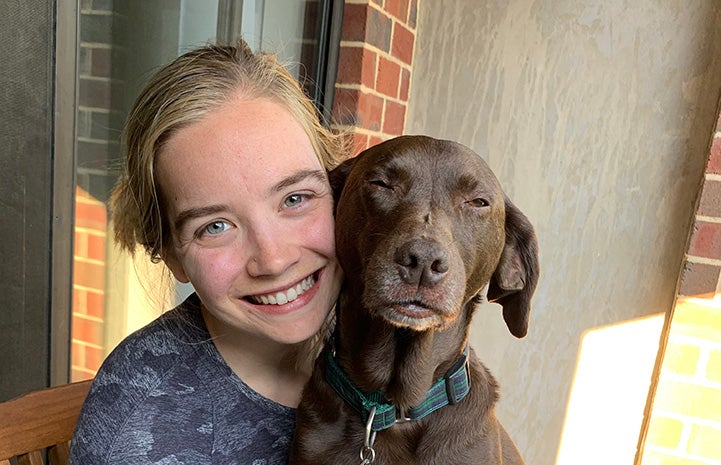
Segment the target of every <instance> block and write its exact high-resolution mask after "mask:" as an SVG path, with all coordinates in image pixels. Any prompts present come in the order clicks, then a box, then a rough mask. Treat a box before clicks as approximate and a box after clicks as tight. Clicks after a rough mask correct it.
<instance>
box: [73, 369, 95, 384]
mask: <svg viewBox="0 0 721 465" xmlns="http://www.w3.org/2000/svg"><path fill="white" fill-rule="evenodd" d="M93 376H95V373H94V372H92V371H89V370H86V369H84V368H80V367H73V368H72V370H71V372H70V381H71V382H73V383H75V382H77V381H85V380H88V379H93Z"/></svg>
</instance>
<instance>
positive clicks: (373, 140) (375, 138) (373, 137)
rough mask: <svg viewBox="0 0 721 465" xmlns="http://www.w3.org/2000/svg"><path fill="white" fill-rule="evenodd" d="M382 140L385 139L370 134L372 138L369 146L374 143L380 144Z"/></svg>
mask: <svg viewBox="0 0 721 465" xmlns="http://www.w3.org/2000/svg"><path fill="white" fill-rule="evenodd" d="M381 142H383V139H381V138H380V137H377V136H370V140H369V141H368V144H369V145H368V147H373V146H374V145H378V144H380V143H381Z"/></svg>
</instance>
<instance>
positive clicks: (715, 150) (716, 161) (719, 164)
mask: <svg viewBox="0 0 721 465" xmlns="http://www.w3.org/2000/svg"><path fill="white" fill-rule="evenodd" d="M717 130H718V131H721V128H718V129H717ZM706 172H707V173H713V174H721V136H716V137H715V138H714V140H713V143H712V144H711V153H710V155H709V159H708V166H706Z"/></svg>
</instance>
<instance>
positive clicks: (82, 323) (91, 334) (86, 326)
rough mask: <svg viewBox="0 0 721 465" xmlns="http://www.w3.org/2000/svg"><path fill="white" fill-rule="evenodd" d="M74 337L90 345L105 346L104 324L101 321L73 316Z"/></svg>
mask: <svg viewBox="0 0 721 465" xmlns="http://www.w3.org/2000/svg"><path fill="white" fill-rule="evenodd" d="M72 337H73V339H77V340H79V341H83V342H87V343H90V344H95V345H99V346H102V345H103V323H102V322H101V321H96V320H90V319H88V318H83V317H82V316H80V315H73V328H72Z"/></svg>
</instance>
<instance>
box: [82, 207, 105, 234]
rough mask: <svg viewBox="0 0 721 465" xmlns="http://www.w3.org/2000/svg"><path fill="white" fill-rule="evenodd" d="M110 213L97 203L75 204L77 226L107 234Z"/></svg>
mask: <svg viewBox="0 0 721 465" xmlns="http://www.w3.org/2000/svg"><path fill="white" fill-rule="evenodd" d="M107 221H108V212H107V209H106V208H105V206H104V205H102V204H97V203H87V202H82V201H81V202H75V226H76V227H80V228H87V229H93V230H97V231H100V232H102V233H105V228H106V227H107Z"/></svg>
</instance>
